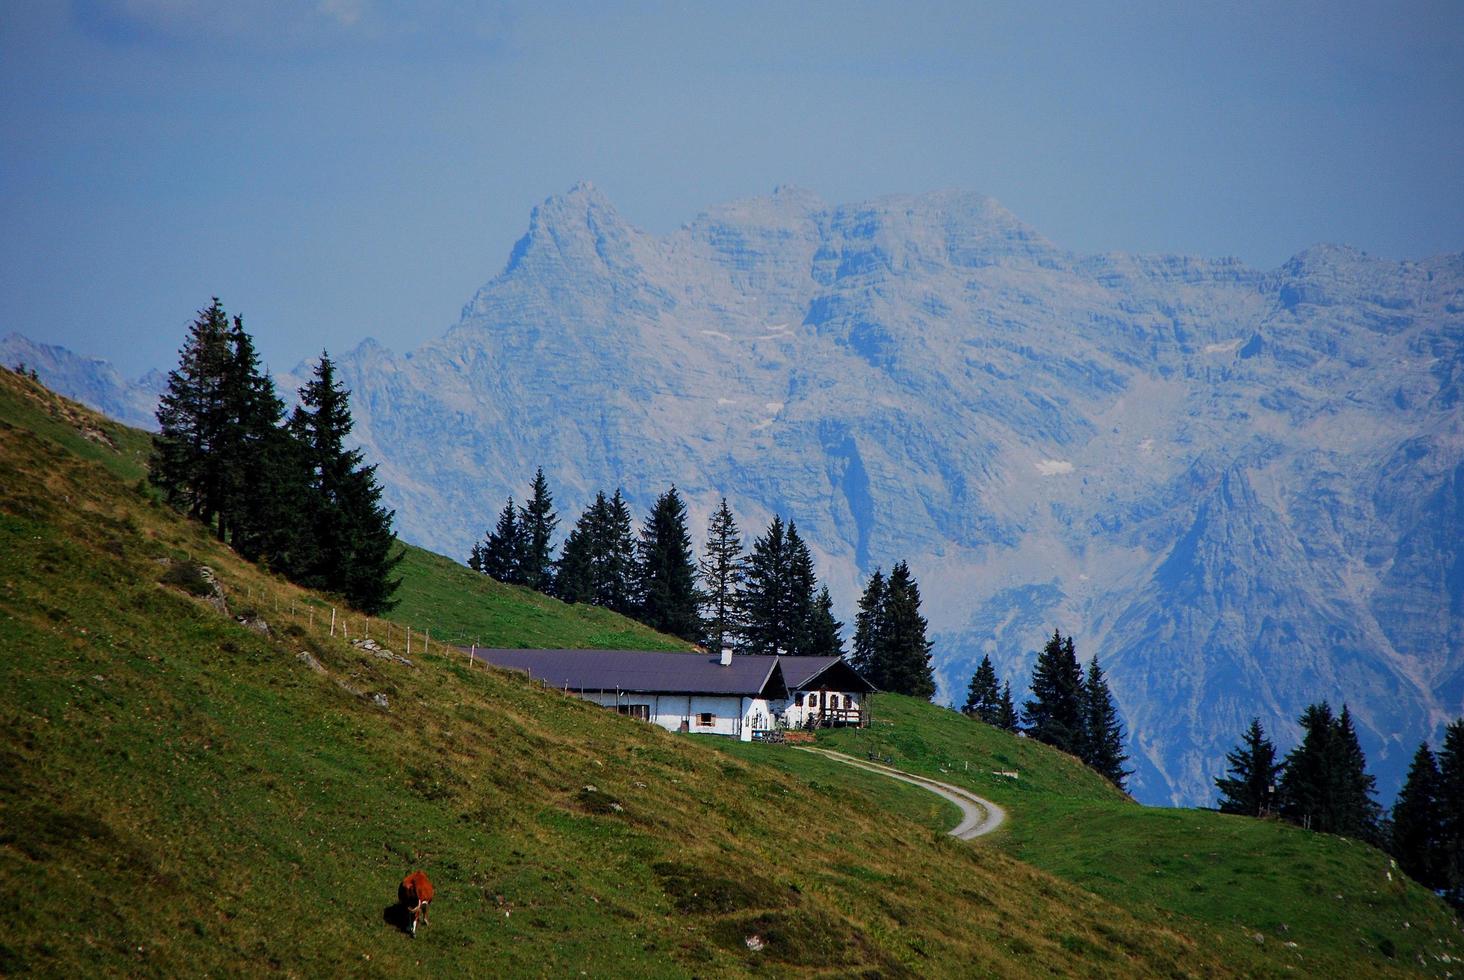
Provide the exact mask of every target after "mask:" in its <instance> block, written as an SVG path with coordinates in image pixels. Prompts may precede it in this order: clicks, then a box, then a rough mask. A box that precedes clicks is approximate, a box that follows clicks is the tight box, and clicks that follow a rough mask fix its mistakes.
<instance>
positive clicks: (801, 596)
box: [779, 521, 832, 657]
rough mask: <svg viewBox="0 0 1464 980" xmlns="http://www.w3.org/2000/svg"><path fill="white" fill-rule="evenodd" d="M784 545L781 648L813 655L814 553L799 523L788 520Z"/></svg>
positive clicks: (780, 597) (816, 586)
mask: <svg viewBox="0 0 1464 980" xmlns="http://www.w3.org/2000/svg"><path fill="white" fill-rule="evenodd" d="M784 547H785V554H786V556H787V562H786V564H785V566H784V570H783V575H782V581H783V587H782V589H781V590H780V591H779V604H780V605H781V607H782V611H781V613H780V615H779V618H780V619H781V620H782V622H783V624H784V630H785V631H786V632H785V635H784V640H783V649H784V650H785V651H786V652H787V653H788V655H789V656H793V657H806V656H810V655H812V654H813V652H814V649H815V646H816V641H815V640H814V635H813V631H814V622H813V616H814V604H815V601H816V599H817V596H816V595H815V590H816V589H817V588H818V576H817V575H816V574H815V573H814V570H813V553H812V552H810V551H809V550H808V545H807V543H805V542H804V540H803V537H802V536H801V535H800V534H799V533H798V525H797V524H796V523H794V522H792V521H789V522H788V532H787V537H786V539H785V543H784ZM830 618H832V613H831V614H830ZM825 640H827V637H825Z"/></svg>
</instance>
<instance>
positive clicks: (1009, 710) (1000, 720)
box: [993, 681, 1022, 734]
mask: <svg viewBox="0 0 1464 980" xmlns="http://www.w3.org/2000/svg"><path fill="white" fill-rule="evenodd" d="M993 724H995V725H996V727H997V728H1000V729H1002V730H1003V731H1008V732H1011V733H1013V734H1016V732H1017V731H1018V729H1020V728H1021V725H1022V719H1021V716H1020V715H1018V714H1017V706H1016V703H1015V702H1013V701H1012V683H1011V681H1006V682H1004V683H1003V684H1002V685H1001V703H1000V707H999V708H998V709H997V713H996V721H995V722H994V723H993Z"/></svg>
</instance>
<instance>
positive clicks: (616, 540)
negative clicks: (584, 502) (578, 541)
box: [595, 488, 640, 616]
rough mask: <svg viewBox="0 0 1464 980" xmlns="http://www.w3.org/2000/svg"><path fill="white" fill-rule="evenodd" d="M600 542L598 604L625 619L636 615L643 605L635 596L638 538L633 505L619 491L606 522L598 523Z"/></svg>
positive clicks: (606, 514) (598, 553)
mask: <svg viewBox="0 0 1464 980" xmlns="http://www.w3.org/2000/svg"><path fill="white" fill-rule="evenodd" d="M596 530H597V533H598V534H599V536H600V538H599V540H598V542H597V544H596V546H595V553H596V554H597V555H598V556H599V561H600V565H599V568H598V570H597V572H596V575H595V581H596V586H595V590H596V591H595V603H596V604H597V605H601V606H604V607H605V608H606V609H611V610H614V611H615V612H618V613H620V614H621V615H623V616H630V615H633V614H634V612H635V610H636V607H637V606H638V604H639V602H640V597H639V596H638V595H637V594H636V576H637V571H636V557H635V538H634V537H633V535H632V532H631V518H630V505H629V504H627V503H626V502H625V497H624V495H623V494H621V492H620V490H619V488H616V490H615V495H614V496H613V497H611V498H610V503H609V506H608V508H607V509H606V510H605V513H604V518H603V519H602V520H597V523H596Z"/></svg>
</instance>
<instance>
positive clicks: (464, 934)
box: [0, 372, 1233, 976]
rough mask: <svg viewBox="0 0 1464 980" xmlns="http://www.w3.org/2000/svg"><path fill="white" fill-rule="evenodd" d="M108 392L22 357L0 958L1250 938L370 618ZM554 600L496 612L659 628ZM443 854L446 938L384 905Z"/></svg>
mask: <svg viewBox="0 0 1464 980" xmlns="http://www.w3.org/2000/svg"><path fill="white" fill-rule="evenodd" d="M99 424H100V423H97V421H96V420H95V419H94V418H91V417H90V416H89V413H84V412H82V411H81V410H80V409H78V408H77V407H76V406H74V405H71V404H70V403H66V402H63V401H61V400H60V399H56V398H54V396H50V395H49V394H48V393H45V392H43V391H42V390H40V389H38V388H37V387H36V386H34V385H31V384H29V383H27V382H22V381H21V380H20V379H18V378H16V377H15V376H14V375H12V374H9V373H8V372H0V464H3V465H0V649H3V650H4V651H5V656H4V657H3V658H0V713H3V721H4V724H3V729H0V730H3V734H0V782H3V787H0V788H3V790H4V792H3V793H0V895H3V898H0V902H3V919H4V922H5V924H6V928H5V930H4V931H3V933H0V973H3V974H19V973H24V972H27V971H36V972H39V973H43V974H55V975H71V976H76V975H84V976H92V975H120V974H128V975H133V974H185V973H186V974H189V975H194V974H210V973H213V974H217V973H230V974H233V973H255V972H263V971H265V970H278V971H281V972H284V973H287V974H291V975H302V976H319V975H339V974H347V975H390V976H401V975H407V974H409V973H411V974H427V975H431V974H437V975H480V976H481V975H544V974H552V975H560V974H568V973H578V972H580V971H584V972H587V973H589V974H590V975H626V974H645V975H650V976H688V975H698V976H717V975H733V974H742V973H748V972H766V973H771V974H773V975H827V976H846V975H849V974H866V975H875V974H878V975H887V976H900V975H921V976H929V975H938V976H954V975H971V974H988V975H1001V976H1029V975H1032V974H1033V973H1053V972H1062V973H1083V974H1091V975H1114V976H1119V975H1121V976H1131V975H1135V974H1140V975H1143V974H1167V975H1186V974H1189V975H1202V974H1204V975H1208V974H1214V975H1223V974H1226V973H1229V972H1233V970H1232V968H1231V967H1230V966H1229V965H1228V964H1227V963H1226V961H1225V958H1224V957H1223V956H1222V955H1221V954H1220V953H1218V952H1216V951H1215V950H1213V949H1211V948H1210V947H1209V946H1208V945H1207V944H1206V943H1205V942H1203V941H1197V940H1196V939H1195V938H1193V937H1191V936H1189V935H1186V934H1185V933H1184V932H1183V931H1182V930H1179V929H1175V928H1171V927H1170V926H1168V925H1166V924H1164V923H1156V922H1154V921H1152V919H1151V918H1150V917H1146V916H1143V915H1140V916H1135V915H1132V914H1130V913H1129V912H1128V911H1126V910H1125V909H1124V908H1123V907H1121V905H1120V904H1119V903H1116V902H1113V901H1111V900H1109V899H1106V898H1103V897H1101V896H1098V895H1096V894H1094V893H1092V892H1089V891H1086V890H1084V889H1083V888H1080V887H1078V886H1076V885H1073V884H1070V883H1067V882H1064V881H1063V880H1061V879H1060V878H1058V877H1056V876H1054V875H1051V874H1048V873H1047V872H1044V871H1041V870H1038V869H1036V868H1034V867H1032V866H1031V865H1030V864H1027V863H1024V862H1022V861H1019V860H1017V859H1016V858H1014V857H1012V856H1011V855H1009V854H1006V853H1003V852H1002V850H1001V849H1000V848H993V847H982V846H971V845H966V844H961V843H958V842H956V841H954V840H951V839H949V838H947V837H946V836H944V835H943V834H942V833H940V832H938V831H937V830H935V829H932V828H933V825H935V824H937V823H938V822H939V821H938V819H937V818H938V816H939V814H938V812H932V811H931V809H930V807H931V804H930V803H929V802H928V801H925V800H923V798H921V797H920V796H919V795H918V794H919V793H920V791H919V790H916V789H914V788H906V787H900V786H893V785H887V784H885V783H883V782H879V781H878V777H874V776H870V775H867V774H858V773H846V772H842V771H841V772H838V774H837V775H835V773H834V771H833V770H832V769H831V768H830V766H829V765H825V766H824V768H823V769H821V770H812V769H809V770H803V769H799V768H798V764H794V765H793V766H792V767H791V770H790V771H787V772H783V771H779V769H778V768H777V767H775V766H766V765H761V764H759V763H758V761H757V760H756V759H755V758H754V757H753V756H750V755H749V756H746V757H744V756H740V755H737V754H727V753H723V752H719V751H716V750H715V748H714V747H713V746H712V745H711V744H710V743H709V741H708V740H703V739H697V738H695V737H691V736H677V735H673V734H670V733H667V732H664V731H661V730H660V729H657V728H653V727H651V726H648V725H645V724H642V723H639V722H635V721H632V720H629V719H624V718H620V717H617V716H614V715H612V714H610V713H607V712H605V711H603V710H602V709H598V708H595V707H592V706H590V705H588V704H585V703H584V702H581V701H578V700H575V699H572V698H567V697H565V696H563V695H561V694H559V693H557V692H554V691H551V690H547V689H544V688H542V687H539V686H537V685H534V684H532V683H530V682H528V681H526V680H525V679H524V678H522V677H520V676H517V675H513V674H509V673H502V672H498V671H490V670H485V669H482V668H470V667H469V666H468V665H467V664H466V663H464V662H463V660H462V659H460V658H457V657H455V656H454V657H451V658H449V657H445V656H443V648H442V647H440V646H439V647H437V648H436V649H435V650H434V652H431V653H420V652H418V651H417V650H415V649H414V651H413V657H412V662H411V663H410V664H407V663H403V662H401V661H400V660H398V659H393V658H391V657H389V656H388V657H382V656H378V655H376V654H374V653H372V652H370V651H365V650H361V649H358V648H355V647H353V646H350V645H348V644H347V643H346V642H345V640H344V639H343V638H342V637H341V636H340V635H337V636H335V637H332V636H330V635H329V633H328V628H327V620H326V618H325V617H323V616H322V615H321V614H320V610H322V609H324V608H325V606H326V605H327V604H328V599H327V597H324V596H318V595H311V594H307V593H304V592H302V591H300V590H298V589H295V588H293V587H291V586H289V585H287V584H285V583H283V582H280V581H278V580H276V579H274V578H272V577H270V576H269V575H267V574H265V573H264V572H262V571H261V570H259V569H257V568H255V567H252V566H249V565H246V564H243V563H240V562H239V561H237V560H236V559H235V558H234V557H233V556H232V555H231V554H230V553H229V552H228V551H227V550H226V549H224V548H222V547H221V546H219V545H218V544H216V543H215V542H214V541H212V540H211V538H210V537H209V536H208V535H207V534H205V533H204V532H203V530H202V529H201V528H199V527H197V526H196V525H191V524H188V523H186V522H183V521H181V520H179V519H178V518H177V517H176V516H175V515H173V514H171V513H170V512H168V511H167V510H166V509H165V508H163V507H161V506H159V505H158V504H157V502H156V501H155V499H154V498H153V496H152V495H151V494H150V493H149V492H148V491H147V489H146V488H145V487H144V486H142V485H140V484H139V483H138V479H137V476H138V473H139V472H140V470H139V469H138V467H139V465H140V457H139V455H138V453H139V452H141V451H143V450H144V449H145V439H143V438H142V437H140V436H138V435H137V434H135V433H128V432H126V431H123V430H120V429H118V428H116V427H113V428H112V429H110V430H109V429H107V428H106V427H105V426H102V427H101V428H100V429H98V428H97V426H98V425H99ZM93 430H95V431H93ZM99 437H100V439H101V441H97V440H98V438H99ZM418 564H425V565H427V566H429V570H430V566H431V564H432V562H431V560H429V559H426V558H421V559H420V560H418V559H414V560H413V561H412V563H411V564H409V565H407V566H404V568H405V569H406V570H407V571H408V572H411V571H412V570H413V569H414V568H415V567H417V565H418ZM199 565H205V566H207V568H208V569H210V572H208V573H204V572H203V571H202V570H201V569H200V568H199ZM434 574H439V577H438V578H437V580H436V582H435V583H434V582H433V581H430V580H429V581H428V582H427V583H426V584H423V585H420V591H418V592H416V595H418V596H419V600H416V601H421V602H422V605H421V606H420V607H419V608H420V615H421V616H422V617H423V618H432V619H433V621H434V622H437V623H443V622H444V621H448V620H449V617H450V616H452V617H457V618H456V620H454V621H456V622H458V623H460V624H464V625H469V626H472V627H473V628H475V629H477V628H483V629H484V631H485V633H488V632H489V631H488V626H489V625H491V624H492V623H493V622H495V620H494V619H493V616H494V614H493V613H491V612H489V611H486V609H487V608H488V607H491V606H492V604H493V602H495V601H509V600H511V599H515V597H514V596H513V595H512V594H510V593H502V594H498V593H497V591H496V590H494V589H492V588H489V589H488V590H487V591H486V592H485V593H484V598H483V603H484V608H479V607H477V606H476V605H475V603H473V602H472V601H470V600H463V601H462V605H461V606H460V608H459V609H458V610H457V611H456V612H452V611H450V610H440V607H438V606H437V605H435V604H434V603H433V602H432V601H431V600H430V596H431V595H432V594H433V592H434V591H436V590H441V589H442V588H444V586H443V585H442V582H443V581H445V579H444V578H443V577H442V576H446V575H447V574H456V573H453V572H452V571H451V570H450V569H446V568H445V566H444V567H443V568H441V569H439V572H438V573H434ZM210 575H211V576H212V577H213V579H215V580H216V581H217V584H218V594H217V595H210V593H211V591H212V587H211V586H210V585H209V576H210ZM409 577H413V576H409ZM423 577H424V578H429V579H430V576H423ZM473 584H474V585H475V586H476V585H477V584H478V583H476V582H475V583H473ZM417 588H418V586H413V587H412V588H409V591H408V595H409V596H411V595H412V594H413V589H417ZM495 595H496V596H497V598H495ZM515 601H516V600H515ZM545 608H547V609H550V610H552V615H551V614H550V613H544V614H543V615H544V619H543V621H542V622H541V624H540V625H541V627H542V632H538V633H535V634H533V635H531V636H517V635H515V633H514V630H515V627H514V626H513V625H512V623H513V621H514V619H513V617H514V616H515V615H517V616H519V617H520V619H519V621H520V622H531V621H533V617H532V616H530V614H529V613H527V612H525V613H522V614H512V615H510V614H504V615H503V616H502V617H500V619H499V620H497V622H499V623H500V624H501V625H500V627H499V628H500V630H501V632H499V633H497V634H492V633H489V635H485V636H484V637H483V641H484V642H485V643H486V642H490V637H491V642H498V643H511V642H514V641H516V640H517V641H519V642H540V641H539V640H537V639H535V637H537V636H553V637H556V639H555V641H554V642H570V639H572V638H573V637H576V636H583V637H586V638H589V637H594V638H595V639H594V641H593V642H596V643H608V642H609V640H608V639H605V638H606V637H613V636H615V635H618V634H622V633H625V634H627V635H631V634H635V628H634V627H633V626H631V625H630V624H627V623H624V622H623V621H621V622H619V623H616V622H614V621H612V620H609V619H603V618H600V617H598V616H596V615H594V614H593V613H592V614H591V615H589V616H588V617H587V618H581V619H580V622H578V623H559V624H551V623H549V622H548V621H549V620H551V619H554V618H555V617H580V615H581V613H582V612H583V611H582V610H568V609H564V608H556V607H552V606H551V607H545ZM413 611H414V610H413V608H412V606H411V605H410V604H409V603H408V604H404V610H403V614H404V615H405V614H410V613H412V612H413ZM475 617H481V618H475ZM240 618H242V619H243V620H245V621H246V622H245V623H241V622H239V621H238V620H239V619H240ZM342 618H343V620H344V619H345V618H346V617H342ZM342 625H343V626H344V625H345V623H344V622H343V623H342ZM354 625H355V627H356V629H358V630H360V631H364V629H365V624H363V623H359V622H358V623H356V624H354ZM439 628H440V629H444V630H446V629H447V628H448V627H447V626H445V625H442V626H439ZM535 628H536V629H539V628H540V627H535ZM372 635H373V636H374V637H377V638H380V639H386V640H387V642H388V645H389V646H391V645H393V644H394V643H395V642H396V641H395V640H394V639H393V635H392V633H391V632H390V628H389V627H384V626H383V625H382V624H380V623H377V624H375V626H374V628H373V630H372ZM396 635H397V636H398V637H399V636H400V634H399V633H398V634H396ZM545 642H547V641H545ZM635 642H636V643H637V645H639V644H640V643H641V642H642V639H641V637H640V636H639V635H636V640H635ZM395 648H396V649H397V650H398V652H401V647H400V646H397V647H395ZM417 867H421V868H424V869H426V870H427V871H428V872H429V873H430V874H431V875H432V877H433V878H434V880H435V881H436V883H437V886H438V899H437V901H436V902H435V903H434V908H433V910H432V924H431V926H430V927H428V928H427V929H425V930H423V932H422V934H421V935H420V936H419V937H418V938H417V939H415V940H412V939H409V938H407V937H406V936H405V935H403V934H402V933H401V932H399V931H397V930H395V929H393V928H392V927H391V926H390V925H389V924H388V923H387V922H386V921H384V918H383V913H384V910H385V909H386V908H387V907H388V906H389V904H390V903H391V902H392V901H393V900H394V895H395V886H396V882H397V881H398V880H400V878H401V876H402V875H403V874H404V873H406V872H407V871H409V870H411V869H413V868H417ZM758 946H760V948H758V949H754V948H753V947H758Z"/></svg>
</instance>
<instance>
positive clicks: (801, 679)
mask: <svg viewBox="0 0 1464 980" xmlns="http://www.w3.org/2000/svg"><path fill="white" fill-rule="evenodd" d="M779 664H780V665H781V666H782V668H783V680H785V681H787V682H788V690H790V691H806V690H808V689H810V688H824V689H826V690H830V691H853V692H854V693H856V694H869V693H871V692H873V691H877V690H879V689H878V688H876V687H875V686H874V685H873V684H871V683H869V681H867V680H865V679H864V675H863V674H860V673H859V671H857V670H855V669H854V668H853V667H851V666H849V661H847V660H845V659H844V658H843V657H782V658H781V659H780V660H779Z"/></svg>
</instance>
